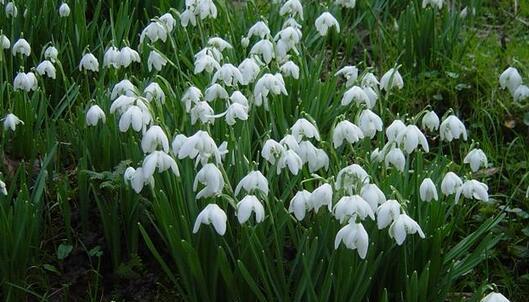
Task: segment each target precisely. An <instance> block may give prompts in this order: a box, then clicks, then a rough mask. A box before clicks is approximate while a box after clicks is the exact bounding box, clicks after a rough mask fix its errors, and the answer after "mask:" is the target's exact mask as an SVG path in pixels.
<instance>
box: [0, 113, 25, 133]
mask: <svg viewBox="0 0 529 302" xmlns="http://www.w3.org/2000/svg"><path fill="white" fill-rule="evenodd" d="M18 124H22V125H24V122H23V121H22V120H21V119H19V118H18V116H16V115H14V114H13V113H9V114H7V115H6V116H5V117H4V129H6V130H7V129H11V131H15V130H16V128H17V125H18Z"/></svg>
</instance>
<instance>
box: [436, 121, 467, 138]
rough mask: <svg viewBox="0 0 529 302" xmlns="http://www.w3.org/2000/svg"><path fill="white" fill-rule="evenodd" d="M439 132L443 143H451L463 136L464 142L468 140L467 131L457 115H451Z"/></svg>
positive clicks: (442, 124)
mask: <svg viewBox="0 0 529 302" xmlns="http://www.w3.org/2000/svg"><path fill="white" fill-rule="evenodd" d="M439 132H440V135H441V140H442V141H447V142H451V141H452V140H454V139H459V138H460V137H461V136H463V140H465V141H466V140H467V129H466V128H465V125H464V124H463V122H461V121H460V120H459V119H458V118H457V116H455V115H450V116H449V117H447V118H446V119H445V120H444V121H443V122H442V123H441V126H440V127H439Z"/></svg>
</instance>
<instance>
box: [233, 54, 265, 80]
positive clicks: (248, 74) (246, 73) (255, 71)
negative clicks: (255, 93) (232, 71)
mask: <svg viewBox="0 0 529 302" xmlns="http://www.w3.org/2000/svg"><path fill="white" fill-rule="evenodd" d="M238 68H239V71H240V72H241V75H242V79H243V82H242V83H241V84H243V85H248V84H250V83H252V82H254V81H255V80H256V79H257V76H258V75H259V72H260V71H261V68H260V67H259V65H258V64H257V63H256V62H255V60H254V59H252V58H247V59H244V61H242V62H241V64H239V67H238Z"/></svg>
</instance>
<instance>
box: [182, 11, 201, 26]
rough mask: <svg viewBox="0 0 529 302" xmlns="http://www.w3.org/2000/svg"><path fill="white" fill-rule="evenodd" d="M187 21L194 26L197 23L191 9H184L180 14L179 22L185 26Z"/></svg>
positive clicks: (187, 23)
mask: <svg viewBox="0 0 529 302" xmlns="http://www.w3.org/2000/svg"><path fill="white" fill-rule="evenodd" d="M189 22H191V25H193V26H196V25H197V18H196V16H195V14H194V13H193V11H192V10H191V9H189V8H188V9H186V10H184V11H183V12H182V13H181V14H180V24H181V25H182V26H183V27H187V25H189Z"/></svg>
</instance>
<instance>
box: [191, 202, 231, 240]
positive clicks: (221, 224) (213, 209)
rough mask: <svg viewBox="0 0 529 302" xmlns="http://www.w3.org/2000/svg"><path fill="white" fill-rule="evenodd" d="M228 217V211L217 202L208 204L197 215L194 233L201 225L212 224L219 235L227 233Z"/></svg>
mask: <svg viewBox="0 0 529 302" xmlns="http://www.w3.org/2000/svg"><path fill="white" fill-rule="evenodd" d="M227 220H228V217H227V216H226V213H224V211H223V210H222V209H221V208H220V207H219V206H218V205H216V204H208V205H207V206H206V207H205V208H204V209H203V210H202V211H201V212H200V213H199V214H198V216H197V219H196V220H195V225H194V226H193V234H196V233H197V232H198V230H199V229H200V225H202V224H205V225H209V224H212V225H213V228H214V229H215V231H216V232H217V234H219V235H221V236H222V235H224V234H225V233H226V221H227Z"/></svg>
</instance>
